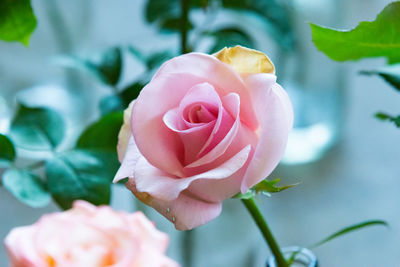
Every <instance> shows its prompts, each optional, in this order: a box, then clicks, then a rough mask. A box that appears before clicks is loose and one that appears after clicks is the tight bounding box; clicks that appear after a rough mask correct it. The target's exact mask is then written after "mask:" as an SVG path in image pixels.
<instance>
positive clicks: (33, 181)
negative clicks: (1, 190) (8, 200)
mask: <svg viewBox="0 0 400 267" xmlns="http://www.w3.org/2000/svg"><path fill="white" fill-rule="evenodd" d="M3 185H4V187H5V188H6V189H7V190H8V191H10V192H11V194H13V195H14V196H15V197H16V198H17V199H18V200H19V201H21V202H22V203H24V204H26V205H28V206H31V207H33V208H39V207H44V206H46V205H47V204H49V202H50V200H51V197H50V194H49V193H48V192H47V191H46V188H45V185H44V184H43V182H42V181H41V180H40V178H39V177H37V176H35V175H34V174H32V173H30V172H28V171H25V170H16V169H9V170H7V171H6V172H5V173H4V175H3Z"/></svg>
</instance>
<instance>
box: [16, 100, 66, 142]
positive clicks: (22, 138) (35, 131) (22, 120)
mask: <svg viewBox="0 0 400 267" xmlns="http://www.w3.org/2000/svg"><path fill="white" fill-rule="evenodd" d="M64 127H65V126H64V122H63V120H62V118H61V116H60V115H59V114H58V113H57V112H55V111H54V110H51V109H48V108H30V107H27V106H24V105H22V104H21V105H20V106H19V109H18V111H17V114H16V116H15V117H14V119H13V121H12V123H11V137H12V139H13V140H14V141H15V143H16V144H17V145H18V146H21V147H23V148H26V149H33V150H48V149H54V148H55V147H57V146H58V145H59V144H60V143H61V141H62V140H63V137H64V132H65V128H64Z"/></svg>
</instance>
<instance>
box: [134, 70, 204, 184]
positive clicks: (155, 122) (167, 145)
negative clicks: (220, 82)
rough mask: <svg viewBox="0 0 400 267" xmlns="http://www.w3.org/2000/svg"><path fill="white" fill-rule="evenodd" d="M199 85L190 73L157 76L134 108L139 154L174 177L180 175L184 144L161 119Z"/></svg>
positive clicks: (135, 133)
mask: <svg viewBox="0 0 400 267" xmlns="http://www.w3.org/2000/svg"><path fill="white" fill-rule="evenodd" d="M202 82H204V80H202V79H201V78H198V77H196V76H193V75H190V74H179V75H177V74H169V75H159V76H158V77H157V78H154V79H153V80H152V82H151V83H149V84H148V85H147V86H146V87H145V88H144V89H143V90H142V92H141V93H140V95H139V97H138V98H137V99H136V102H135V105H134V107H133V112H132V118H131V119H132V121H131V125H132V133H133V136H134V138H135V142H136V144H137V147H138V149H139V151H140V152H141V153H142V155H143V156H144V157H145V158H146V159H147V160H148V161H149V162H150V163H151V164H152V165H154V166H156V167H157V168H159V169H161V170H163V171H165V172H167V173H170V174H173V175H176V176H181V175H182V173H181V170H182V163H181V162H182V161H183V158H182V155H183V145H182V142H181V140H180V138H179V136H178V135H176V134H175V133H173V132H172V131H171V130H170V129H168V127H167V126H166V125H165V124H164V123H163V116H164V114H165V113H166V112H167V111H168V110H170V109H173V108H175V107H177V106H178V105H179V102H180V101H181V99H182V98H183V97H184V96H185V94H186V93H187V92H188V90H189V89H190V88H192V87H193V86H194V85H196V84H198V83H202ZM155 150H156V152H155Z"/></svg>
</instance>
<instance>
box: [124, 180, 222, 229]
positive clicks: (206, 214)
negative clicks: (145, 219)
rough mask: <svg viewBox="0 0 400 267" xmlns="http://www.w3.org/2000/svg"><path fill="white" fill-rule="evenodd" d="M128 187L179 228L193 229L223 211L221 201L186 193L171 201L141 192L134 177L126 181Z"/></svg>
mask: <svg viewBox="0 0 400 267" xmlns="http://www.w3.org/2000/svg"><path fill="white" fill-rule="evenodd" d="M126 187H127V188H128V189H129V190H131V191H132V193H133V194H134V195H135V196H136V197H137V198H138V199H139V200H141V201H142V202H144V203H145V204H147V205H149V206H151V207H153V208H154V209H156V210H157V211H158V212H159V213H161V214H162V215H163V216H164V217H166V218H167V219H168V220H170V221H171V222H172V223H173V224H174V225H175V228H176V229H177V230H181V231H183V230H190V229H193V228H195V227H197V226H199V225H202V224H205V223H207V222H209V221H211V220H212V219H214V218H215V217H217V216H218V215H219V214H220V213H221V209H222V204H221V203H210V202H205V201H202V200H199V199H196V198H192V197H190V196H188V195H186V194H185V193H182V194H180V195H179V197H178V198H176V199H174V200H171V201H165V200H159V199H157V198H153V197H151V196H150V195H149V194H147V193H142V192H139V191H138V190H137V189H136V185H135V182H134V179H130V180H129V182H127V183H126Z"/></svg>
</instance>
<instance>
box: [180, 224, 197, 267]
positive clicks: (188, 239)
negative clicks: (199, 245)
mask: <svg viewBox="0 0 400 267" xmlns="http://www.w3.org/2000/svg"><path fill="white" fill-rule="evenodd" d="M194 231H195V230H194V229H192V230H188V231H185V232H183V237H182V239H183V244H182V245H183V266H185V267H191V266H193V247H194V242H195V236H194V234H195V232H194Z"/></svg>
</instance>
